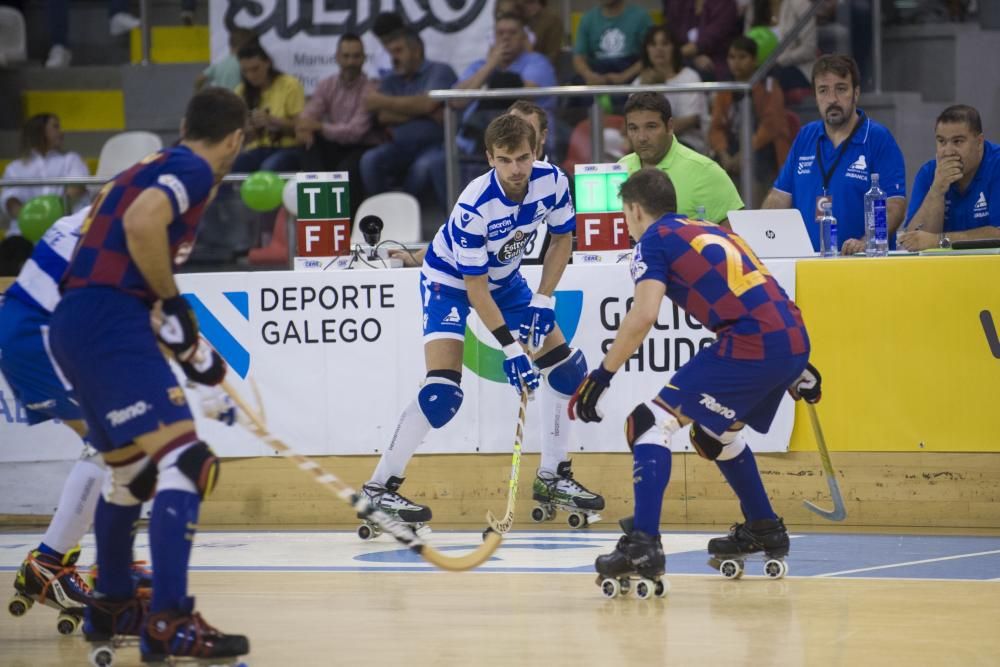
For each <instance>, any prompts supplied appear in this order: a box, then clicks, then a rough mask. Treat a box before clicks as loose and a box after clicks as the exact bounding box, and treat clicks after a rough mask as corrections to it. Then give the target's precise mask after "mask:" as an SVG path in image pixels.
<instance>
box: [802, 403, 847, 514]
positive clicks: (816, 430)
mask: <svg viewBox="0 0 1000 667" xmlns="http://www.w3.org/2000/svg"><path fill="white" fill-rule="evenodd" d="M806 408H807V409H808V411H809V421H810V422H812V428H813V434H815V436H816V446H817V448H818V449H819V456H820V460H821V461H822V462H823V472H824V473H825V474H826V484H827V486H828V487H829V488H830V497H831V498H832V499H833V509H832V510H825V509H823V508H822V507H819V506H818V505H814V504H813V503H811V502H809V501H808V500H803V501H802V504H803V505H805V506H806V509H808V510H809V511H811V512H815V513H816V514H818V515H819V516H821V517H823V518H824V519H828V520H830V521H843V520H844V519H846V518H847V507H846V506H845V505H844V498H843V496H841V495H840V486H839V485H838V484H837V473H836V472H835V471H834V469H833V464H832V463H831V462H830V452H829V450H828V449H827V448H826V438H825V437H824V436H823V427H822V426H821V425H820V423H819V415H817V414H816V406H815V405H813V404H812V403H806Z"/></svg>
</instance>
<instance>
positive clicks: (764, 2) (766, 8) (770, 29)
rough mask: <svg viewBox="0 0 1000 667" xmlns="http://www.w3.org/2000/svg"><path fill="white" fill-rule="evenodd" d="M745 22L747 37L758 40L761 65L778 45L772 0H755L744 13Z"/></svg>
mask: <svg viewBox="0 0 1000 667" xmlns="http://www.w3.org/2000/svg"><path fill="white" fill-rule="evenodd" d="M779 1H780V0H779ZM744 24H745V25H746V35H747V37H749V38H750V39H752V40H753V41H755V42H757V64H758V65H761V64H762V63H763V62H764V61H765V60H767V58H768V56H770V55H771V52H772V51H774V49H775V48H776V47H777V46H778V33H777V32H776V31H775V26H774V24H775V18H774V13H773V12H772V11H771V0H754V1H753V3H751V4H750V5H748V6H747V7H746V12H745V13H744Z"/></svg>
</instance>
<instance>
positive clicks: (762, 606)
mask: <svg viewBox="0 0 1000 667" xmlns="http://www.w3.org/2000/svg"><path fill="white" fill-rule="evenodd" d="M668 579H669V580H670V583H671V586H672V588H671V592H670V594H669V596H668V597H667V598H666V599H663V600H646V601H643V600H638V599H636V598H634V597H626V598H619V599H615V600H606V599H604V598H603V597H601V595H600V593H599V591H598V589H597V586H595V585H594V576H593V575H590V574H556V575H548V574H520V573H503V574H494V573H469V574H445V573H434V574H427V573H407V572H392V573H386V572H357V573H347V572H345V573H328V572H324V573H279V572H264V573H261V572H254V573H236V572H196V573H193V574H192V576H191V588H192V591H193V592H194V593H195V594H196V595H197V596H198V607H199V608H200V609H201V611H202V613H203V614H204V616H205V618H206V619H207V620H208V621H209V622H210V623H212V624H214V625H216V626H217V627H220V628H221V629H223V630H227V631H232V632H242V633H245V634H247V635H249V637H250V642H251V648H252V653H251V654H250V655H249V656H247V657H246V658H245V661H246V663H247V664H248V665H250V666H251V667H255V666H256V667H262V666H265V665H266V666H268V667H270V666H272V665H379V664H383V665H393V666H400V667H402V666H406V667H409V666H413V665H581V666H582V665H596V666H599V667H613V666H617V665H701V664H706V665H707V664H711V665H850V666H856V665H965V666H968V665H996V664H998V662H1000V596H998V595H997V588H996V584H994V583H986V582H974V581H933V580H929V581H918V580H910V579H907V580H887V579H874V580H873V579H865V580H861V579H816V578H796V577H789V578H787V579H784V580H780V581H773V580H769V579H764V578H746V579H743V580H740V581H727V580H724V579H722V578H721V577H719V576H718V575H711V574H706V575H705V576H691V575H687V576H684V575H678V576H673V577H668ZM54 623H55V614H54V613H53V612H51V611H50V610H47V609H41V610H40V609H38V608H37V607H36V608H35V609H33V610H32V611H31V612H30V613H29V614H28V615H26V616H25V617H23V618H21V619H13V618H11V617H9V616H7V615H6V614H4V615H3V618H2V619H0V664H3V665H9V666H12V667H15V666H17V667H47V666H50V665H51V666H56V665H59V666H62V665H77V664H79V665H83V664H86V654H87V650H88V649H87V644H86V642H85V641H84V640H83V638H82V636H81V635H80V634H76V635H74V636H72V637H61V636H59V635H58V634H56V632H55V630H54ZM115 664H116V665H139V664H141V663H140V661H139V656H138V649H137V648H135V647H130V648H125V649H121V650H120V652H119V653H118V656H117V659H116V662H115Z"/></svg>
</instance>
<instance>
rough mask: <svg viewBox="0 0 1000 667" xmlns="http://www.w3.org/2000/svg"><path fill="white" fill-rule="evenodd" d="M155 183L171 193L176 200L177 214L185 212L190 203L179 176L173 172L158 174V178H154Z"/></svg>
mask: <svg viewBox="0 0 1000 667" xmlns="http://www.w3.org/2000/svg"><path fill="white" fill-rule="evenodd" d="M156 183H157V185H162V186H163V187H164V188H166V189H167V190H169V191H170V192H171V193H173V195H174V199H176V200H177V213H178V214H180V215H184V214H185V213H187V210H188V207H189V206H190V205H191V200H190V199H189V198H188V193H187V188H185V187H184V184H183V183H181V181H180V179H179V178H177V177H176V176H174V175H173V174H160V176H159V178H157V179H156Z"/></svg>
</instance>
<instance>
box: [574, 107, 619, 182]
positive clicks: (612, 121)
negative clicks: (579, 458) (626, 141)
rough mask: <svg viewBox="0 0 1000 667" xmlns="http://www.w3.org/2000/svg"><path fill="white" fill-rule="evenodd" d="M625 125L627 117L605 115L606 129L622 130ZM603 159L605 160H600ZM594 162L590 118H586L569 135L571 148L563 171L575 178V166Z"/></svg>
mask: <svg viewBox="0 0 1000 667" xmlns="http://www.w3.org/2000/svg"><path fill="white" fill-rule="evenodd" d="M624 127H625V117H624V116H616V115H609V116H605V117H604V131H605V132H607V131H608V130H609V129H610V130H616V131H619V132H620V131H621V129H622V128H624ZM599 161H603V160H599ZM592 162H594V159H593V157H592V156H591V147H590V119H589V118H585V119H583V120H582V121H580V122H579V123H578V124H577V126H576V127H574V128H573V132H572V134H570V135H569V148H568V149H567V151H566V160H565V161H564V162H563V171H565V172H566V175H567V176H569V177H570V178H573V168H574V167H576V165H578V164H589V163H592Z"/></svg>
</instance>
